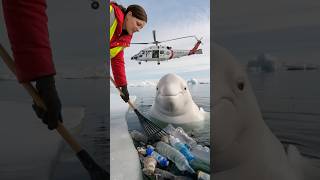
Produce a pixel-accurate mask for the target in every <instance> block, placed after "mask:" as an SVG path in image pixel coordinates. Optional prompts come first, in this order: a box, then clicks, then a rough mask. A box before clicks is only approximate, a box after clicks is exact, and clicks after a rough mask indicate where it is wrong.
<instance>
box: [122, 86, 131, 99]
mask: <svg viewBox="0 0 320 180" xmlns="http://www.w3.org/2000/svg"><path fill="white" fill-rule="evenodd" d="M120 90H121V92H122V94H121V95H120V96H121V98H122V99H123V100H124V102H128V101H129V92H128V89H127V85H125V86H121V87H120Z"/></svg>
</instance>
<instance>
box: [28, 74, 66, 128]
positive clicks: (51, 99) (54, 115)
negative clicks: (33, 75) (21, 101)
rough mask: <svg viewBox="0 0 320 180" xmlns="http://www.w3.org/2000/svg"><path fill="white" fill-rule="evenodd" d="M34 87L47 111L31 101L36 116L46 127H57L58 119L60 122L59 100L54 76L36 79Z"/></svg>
mask: <svg viewBox="0 0 320 180" xmlns="http://www.w3.org/2000/svg"><path fill="white" fill-rule="evenodd" d="M36 88H37V90H38V93H39V95H40V97H41V99H42V100H43V102H44V104H45V105H46V107H47V111H45V110H44V109H42V108H41V107H39V106H37V105H36V104H35V103H33V105H32V107H33V109H34V111H35V112H36V114H37V116H38V118H40V119H42V122H43V123H45V124H47V125H48V129H50V130H53V129H55V128H57V126H58V121H59V120H60V121H61V122H62V116H61V102H60V99H59V96H58V92H57V90H56V86H55V80H54V77H53V76H46V77H41V78H40V79H37V80H36Z"/></svg>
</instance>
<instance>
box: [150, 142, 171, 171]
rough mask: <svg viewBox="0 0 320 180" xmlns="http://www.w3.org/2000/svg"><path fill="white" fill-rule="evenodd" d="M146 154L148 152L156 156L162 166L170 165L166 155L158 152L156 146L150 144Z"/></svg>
mask: <svg viewBox="0 0 320 180" xmlns="http://www.w3.org/2000/svg"><path fill="white" fill-rule="evenodd" d="M146 154H147V156H152V157H154V158H155V159H156V160H157V162H158V163H159V164H160V166H162V167H167V166H169V161H168V159H167V158H165V157H164V156H162V155H161V154H159V153H157V152H156V151H154V147H152V146H150V145H148V147H147V149H146Z"/></svg>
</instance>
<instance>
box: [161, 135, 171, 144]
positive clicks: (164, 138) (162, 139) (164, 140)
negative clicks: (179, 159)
mask: <svg viewBox="0 0 320 180" xmlns="http://www.w3.org/2000/svg"><path fill="white" fill-rule="evenodd" d="M161 141H162V142H165V143H167V144H169V136H168V135H167V136H162V137H161Z"/></svg>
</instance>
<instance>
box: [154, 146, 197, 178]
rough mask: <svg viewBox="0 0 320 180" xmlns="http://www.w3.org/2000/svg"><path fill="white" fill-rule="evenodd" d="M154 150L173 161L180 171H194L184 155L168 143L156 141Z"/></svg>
mask: <svg viewBox="0 0 320 180" xmlns="http://www.w3.org/2000/svg"><path fill="white" fill-rule="evenodd" d="M156 150H157V151H158V152H159V153H160V154H162V155H164V156H166V157H167V158H168V159H170V160H171V161H173V162H174V163H175V165H176V166H177V168H178V169H179V170H180V171H188V172H190V173H195V171H194V170H193V169H192V168H191V167H190V165H189V163H188V160H187V159H186V158H185V157H184V155H183V154H181V153H180V152H179V151H178V150H176V149H175V148H173V147H171V146H170V145H168V144H166V143H164V142H161V141H160V142H158V143H157V146H156Z"/></svg>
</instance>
